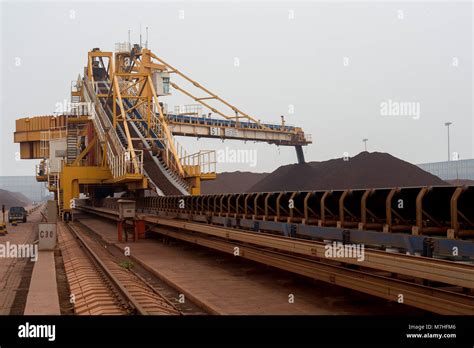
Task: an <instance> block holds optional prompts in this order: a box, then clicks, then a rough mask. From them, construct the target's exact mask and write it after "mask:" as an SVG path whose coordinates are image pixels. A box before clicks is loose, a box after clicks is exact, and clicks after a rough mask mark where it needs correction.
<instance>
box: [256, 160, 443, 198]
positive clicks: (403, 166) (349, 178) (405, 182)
mask: <svg viewBox="0 0 474 348" xmlns="http://www.w3.org/2000/svg"><path fill="white" fill-rule="evenodd" d="M429 185H433V186H439V185H448V183H446V182H444V181H443V180H441V179H439V178H438V177H436V176H434V175H432V174H430V173H427V172H425V171H424V170H422V169H420V168H418V167H417V166H415V165H413V164H410V163H408V162H405V161H402V160H400V159H398V158H396V157H393V156H392V155H390V154H388V153H380V152H372V153H369V152H361V153H360V154H358V155H357V156H355V157H352V158H349V159H347V160H344V159H343V158H338V159H332V160H329V161H325V162H309V163H306V164H291V165H287V166H282V167H280V168H278V169H277V170H276V171H274V172H273V173H272V174H270V175H268V176H267V177H265V179H263V180H262V181H260V182H258V183H257V184H255V185H254V186H253V187H251V188H250V190H249V191H253V192H264V191H283V190H285V191H286V190H287V191H298V190H343V189H364V188H384V187H410V186H429Z"/></svg>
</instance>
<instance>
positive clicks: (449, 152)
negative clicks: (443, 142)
mask: <svg viewBox="0 0 474 348" xmlns="http://www.w3.org/2000/svg"><path fill="white" fill-rule="evenodd" d="M452 124H453V123H452V122H445V123H444V125H445V126H446V127H448V162H449V161H451V148H450V145H449V126H450V125H452Z"/></svg>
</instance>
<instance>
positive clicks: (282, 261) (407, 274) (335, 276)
mask: <svg viewBox="0 0 474 348" xmlns="http://www.w3.org/2000/svg"><path fill="white" fill-rule="evenodd" d="M87 210H88V211H92V212H93V209H90V208H88V209H87ZM99 214H100V215H101V216H104V217H108V218H111V219H114V216H115V212H113V211H109V212H108V214H107V211H106V210H104V209H100V210H99ZM140 218H142V219H144V220H145V221H147V222H149V223H150V226H151V230H153V231H155V232H157V233H160V234H162V235H166V236H169V237H172V238H176V239H180V240H184V241H187V242H191V243H194V244H198V245H202V246H205V247H208V248H212V249H215V250H219V251H222V252H226V253H231V254H234V255H236V250H238V254H237V255H236V256H239V257H243V258H247V259H250V260H253V261H256V262H260V263H263V264H267V265H270V266H273V267H276V268H280V269H283V270H286V271H290V272H293V273H297V274H300V275H303V276H306V277H311V278H314V279H318V280H321V281H325V282H328V283H331V284H335V285H339V286H343V287H346V288H350V289H353V290H356V291H360V292H363V293H367V294H370V295H373V296H377V297H381V298H384V299H387V300H391V301H396V302H399V303H404V304H406V305H410V306H413V307H417V308H420V309H424V310H428V311H431V312H434V313H438V314H454V315H473V314H474V296H472V290H473V288H474V276H473V274H474V273H473V272H474V271H473V267H472V265H465V264H462V263H456V262H452V261H445V260H437V259H429V258H422V257H414V256H407V255H403V254H394V253H387V252H380V251H376V250H369V251H367V260H368V261H367V264H361V265H359V266H358V265H355V264H354V262H353V261H354V260H351V259H337V260H334V259H331V260H327V259H324V257H323V255H324V253H323V249H324V243H317V242H314V241H305V240H295V239H292V238H287V237H280V236H274V235H265V234H261V233H254V232H248V231H242V230H238V229H231V228H222V227H217V226H211V225H209V224H205V223H194V222H186V221H179V220H175V219H165V218H158V217H156V216H152V215H140ZM236 248H238V249H236Z"/></svg>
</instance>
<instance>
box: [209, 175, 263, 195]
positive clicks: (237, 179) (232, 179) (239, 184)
mask: <svg viewBox="0 0 474 348" xmlns="http://www.w3.org/2000/svg"><path fill="white" fill-rule="evenodd" d="M268 175H269V173H252V172H240V171H237V172H224V173H220V174H219V175H217V178H216V179H215V180H209V181H203V182H202V184H201V193H203V194H214V193H234V192H249V189H250V188H251V187H252V186H253V185H255V184H256V183H258V182H259V181H260V180H263V179H264V178H265V177H266V176H268Z"/></svg>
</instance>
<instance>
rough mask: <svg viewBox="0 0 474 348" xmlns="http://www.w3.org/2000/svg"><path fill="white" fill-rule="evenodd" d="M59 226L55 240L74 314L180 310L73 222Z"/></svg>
mask: <svg viewBox="0 0 474 348" xmlns="http://www.w3.org/2000/svg"><path fill="white" fill-rule="evenodd" d="M60 226H61V227H60V229H59V231H60V232H59V242H60V246H61V249H62V253H63V258H64V264H65V270H66V276H67V278H68V281H69V284H70V287H71V293H72V294H73V295H74V302H75V309H76V310H75V312H76V314H112V315H118V314H122V315H123V314H138V315H180V314H181V313H180V311H179V310H177V309H176V308H175V306H173V304H172V303H171V302H170V301H169V300H168V299H166V298H165V297H163V296H162V295H161V294H160V293H159V292H158V291H156V290H155V289H154V287H153V286H151V285H150V284H149V283H148V282H147V281H146V280H145V279H143V278H142V277H140V276H139V275H137V274H135V273H134V272H132V271H130V270H129V269H127V265H121V264H119V263H118V262H117V260H116V259H115V258H114V257H113V256H112V255H111V254H110V253H109V252H108V251H107V250H106V249H105V248H103V247H102V246H100V245H99V244H98V243H97V242H96V241H95V240H93V238H91V237H89V236H87V235H86V234H84V233H81V232H80V228H79V227H78V226H76V225H75V224H74V223H69V224H60Z"/></svg>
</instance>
